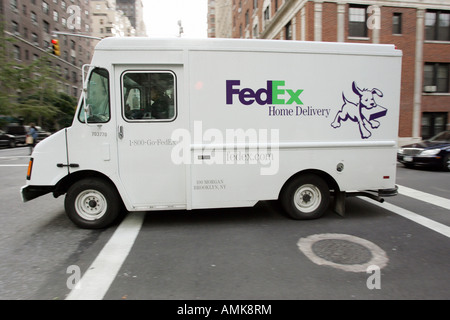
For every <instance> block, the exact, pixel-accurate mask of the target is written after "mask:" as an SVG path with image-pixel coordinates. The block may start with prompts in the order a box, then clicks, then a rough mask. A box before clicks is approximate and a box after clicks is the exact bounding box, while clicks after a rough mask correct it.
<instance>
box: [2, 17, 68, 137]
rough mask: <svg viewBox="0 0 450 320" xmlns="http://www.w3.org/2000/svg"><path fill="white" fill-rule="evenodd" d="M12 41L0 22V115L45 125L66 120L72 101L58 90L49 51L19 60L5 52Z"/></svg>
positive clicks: (65, 123) (56, 75)
mask: <svg viewBox="0 0 450 320" xmlns="http://www.w3.org/2000/svg"><path fill="white" fill-rule="evenodd" d="M13 41H15V40H14V39H12V38H10V37H7V36H5V33H4V31H3V27H2V25H0V115H7V116H14V117H17V118H21V119H23V121H24V123H29V122H35V123H36V124H37V125H39V126H43V125H44V124H45V125H46V127H48V128H50V127H52V128H56V129H59V127H60V126H65V125H67V124H70V122H69V118H70V119H72V117H73V114H74V113H75V106H76V101H75V99H74V98H72V97H70V96H68V95H66V94H62V93H60V92H58V83H57V81H58V79H59V78H60V77H59V75H58V74H57V73H56V72H55V69H54V68H53V67H52V65H51V59H50V54H44V55H42V56H41V57H40V58H39V59H37V60H35V61H33V62H32V63H30V64H22V63H19V61H17V60H15V59H13V58H12V57H11V55H10V52H9V48H10V47H11V44H10V43H11V42H13Z"/></svg>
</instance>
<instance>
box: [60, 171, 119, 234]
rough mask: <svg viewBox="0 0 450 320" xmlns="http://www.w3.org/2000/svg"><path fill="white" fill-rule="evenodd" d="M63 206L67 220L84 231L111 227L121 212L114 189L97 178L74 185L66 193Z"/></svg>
mask: <svg viewBox="0 0 450 320" xmlns="http://www.w3.org/2000/svg"><path fill="white" fill-rule="evenodd" d="M64 206H65V209H66V213H67V215H68V217H69V219H70V220H72V222H73V223H75V224H76V225H77V226H79V227H81V228H85V229H100V228H105V227H107V226H109V225H111V224H112V223H113V222H114V221H115V220H116V219H117V217H118V216H119V213H120V210H121V205H120V199H119V195H118V193H117V191H116V189H115V188H114V187H113V186H111V185H110V184H109V183H107V182H105V181H104V180H102V179H97V178H88V179H83V180H80V181H78V182H76V183H74V184H73V185H72V186H71V187H70V188H69V190H68V191H67V194H66V198H65V201H64Z"/></svg>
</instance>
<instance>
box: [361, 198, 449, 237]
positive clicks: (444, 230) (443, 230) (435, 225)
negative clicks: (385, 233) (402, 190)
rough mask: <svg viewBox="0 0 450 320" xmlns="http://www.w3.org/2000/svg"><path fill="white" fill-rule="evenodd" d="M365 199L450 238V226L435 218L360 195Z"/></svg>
mask: <svg viewBox="0 0 450 320" xmlns="http://www.w3.org/2000/svg"><path fill="white" fill-rule="evenodd" d="M358 198H360V199H362V200H364V201H367V202H370V203H371V204H374V205H376V206H378V207H381V208H383V209H385V210H388V211H391V212H393V213H396V214H398V215H400V216H402V217H404V218H407V219H409V220H411V221H414V222H416V223H418V224H420V225H422V226H424V227H427V228H429V229H431V230H433V231H436V232H439V233H440V234H442V235H444V236H446V237H448V238H450V227H448V226H446V225H445V224H442V223H439V222H436V221H434V220H431V219H428V218H425V217H424V216H421V215H420V214H417V213H414V212H412V211H409V210H406V209H403V208H400V207H398V206H396V205H393V204H391V203H387V202H383V203H379V202H378V201H375V200H372V199H369V198H363V197H358Z"/></svg>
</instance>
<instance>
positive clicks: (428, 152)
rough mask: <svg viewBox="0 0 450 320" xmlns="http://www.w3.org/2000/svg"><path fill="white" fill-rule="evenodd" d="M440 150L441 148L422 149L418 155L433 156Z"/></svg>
mask: <svg viewBox="0 0 450 320" xmlns="http://www.w3.org/2000/svg"><path fill="white" fill-rule="evenodd" d="M439 152H441V149H430V150H423V151H422V152H421V153H420V155H421V156H434V155H436V154H438V153H439Z"/></svg>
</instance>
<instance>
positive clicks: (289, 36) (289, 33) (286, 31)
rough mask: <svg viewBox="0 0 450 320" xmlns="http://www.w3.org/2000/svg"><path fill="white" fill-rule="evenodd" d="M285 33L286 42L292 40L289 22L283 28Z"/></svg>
mask: <svg viewBox="0 0 450 320" xmlns="http://www.w3.org/2000/svg"><path fill="white" fill-rule="evenodd" d="M284 30H285V33H286V40H292V23H291V21H289V22H288V23H287V24H286V26H285V27H284Z"/></svg>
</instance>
